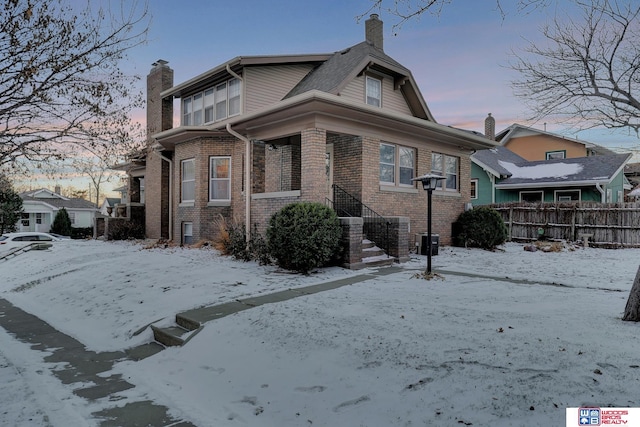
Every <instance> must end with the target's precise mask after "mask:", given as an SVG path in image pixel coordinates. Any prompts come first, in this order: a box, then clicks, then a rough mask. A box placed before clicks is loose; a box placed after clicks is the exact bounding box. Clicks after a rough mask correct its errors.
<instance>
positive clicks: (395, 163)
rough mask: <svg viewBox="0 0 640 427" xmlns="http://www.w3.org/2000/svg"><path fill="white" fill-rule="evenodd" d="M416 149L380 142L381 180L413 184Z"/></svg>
mask: <svg viewBox="0 0 640 427" xmlns="http://www.w3.org/2000/svg"><path fill="white" fill-rule="evenodd" d="M414 176H415V150H414V149H413V148H408V147H402V146H399V145H393V144H380V182H381V183H382V184H392V185H396V184H397V185H399V186H410V187H412V186H413V182H412V181H411V180H412V179H413V177H414Z"/></svg>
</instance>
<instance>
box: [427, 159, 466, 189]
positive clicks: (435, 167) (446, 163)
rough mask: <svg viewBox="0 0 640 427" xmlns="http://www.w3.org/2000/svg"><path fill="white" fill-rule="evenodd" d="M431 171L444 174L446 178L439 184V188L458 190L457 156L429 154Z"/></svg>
mask: <svg viewBox="0 0 640 427" xmlns="http://www.w3.org/2000/svg"><path fill="white" fill-rule="evenodd" d="M431 173H433V174H436V175H440V176H444V177H445V178H446V179H443V180H442V183H441V184H439V185H441V186H442V188H441V190H445V191H458V190H459V188H458V158H457V157H453V156H447V155H446V154H440V153H432V154H431Z"/></svg>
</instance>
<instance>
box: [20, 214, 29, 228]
mask: <svg viewBox="0 0 640 427" xmlns="http://www.w3.org/2000/svg"><path fill="white" fill-rule="evenodd" d="M20 222H21V223H22V226H23V227H28V226H29V214H28V213H24V212H23V213H21V214H20Z"/></svg>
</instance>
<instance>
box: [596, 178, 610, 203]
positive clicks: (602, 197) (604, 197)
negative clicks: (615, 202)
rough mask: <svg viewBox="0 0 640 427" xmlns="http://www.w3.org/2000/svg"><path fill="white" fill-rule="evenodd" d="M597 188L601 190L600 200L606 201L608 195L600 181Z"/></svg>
mask: <svg viewBox="0 0 640 427" xmlns="http://www.w3.org/2000/svg"><path fill="white" fill-rule="evenodd" d="M596 189H597V190H598V191H599V192H600V202H602V203H606V202H607V195H606V194H605V192H604V188H602V185H600V183H599V182H596Z"/></svg>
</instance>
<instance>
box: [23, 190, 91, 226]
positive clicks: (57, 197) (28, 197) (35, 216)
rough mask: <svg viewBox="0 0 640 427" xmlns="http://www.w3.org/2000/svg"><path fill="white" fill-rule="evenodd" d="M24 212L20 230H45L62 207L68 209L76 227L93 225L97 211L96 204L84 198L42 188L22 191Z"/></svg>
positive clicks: (72, 223)
mask: <svg viewBox="0 0 640 427" xmlns="http://www.w3.org/2000/svg"><path fill="white" fill-rule="evenodd" d="M20 197H21V198H22V206H23V212H22V217H21V219H20V221H19V223H18V230H19V231H43V232H47V231H49V229H50V228H51V224H52V223H53V220H54V218H55V217H56V214H57V213H58V211H59V210H60V209H62V208H65V209H66V210H67V213H68V214H69V218H70V219H71V226H72V227H74V228H85V227H93V226H94V221H95V216H96V212H98V209H97V208H96V206H95V204H93V203H91V202H89V201H88V200H84V199H71V198H68V197H65V196H63V195H61V194H60V187H56V191H55V192H54V191H51V190H47V189H46V188H42V189H39V190H34V191H28V192H25V193H21V194H20Z"/></svg>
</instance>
